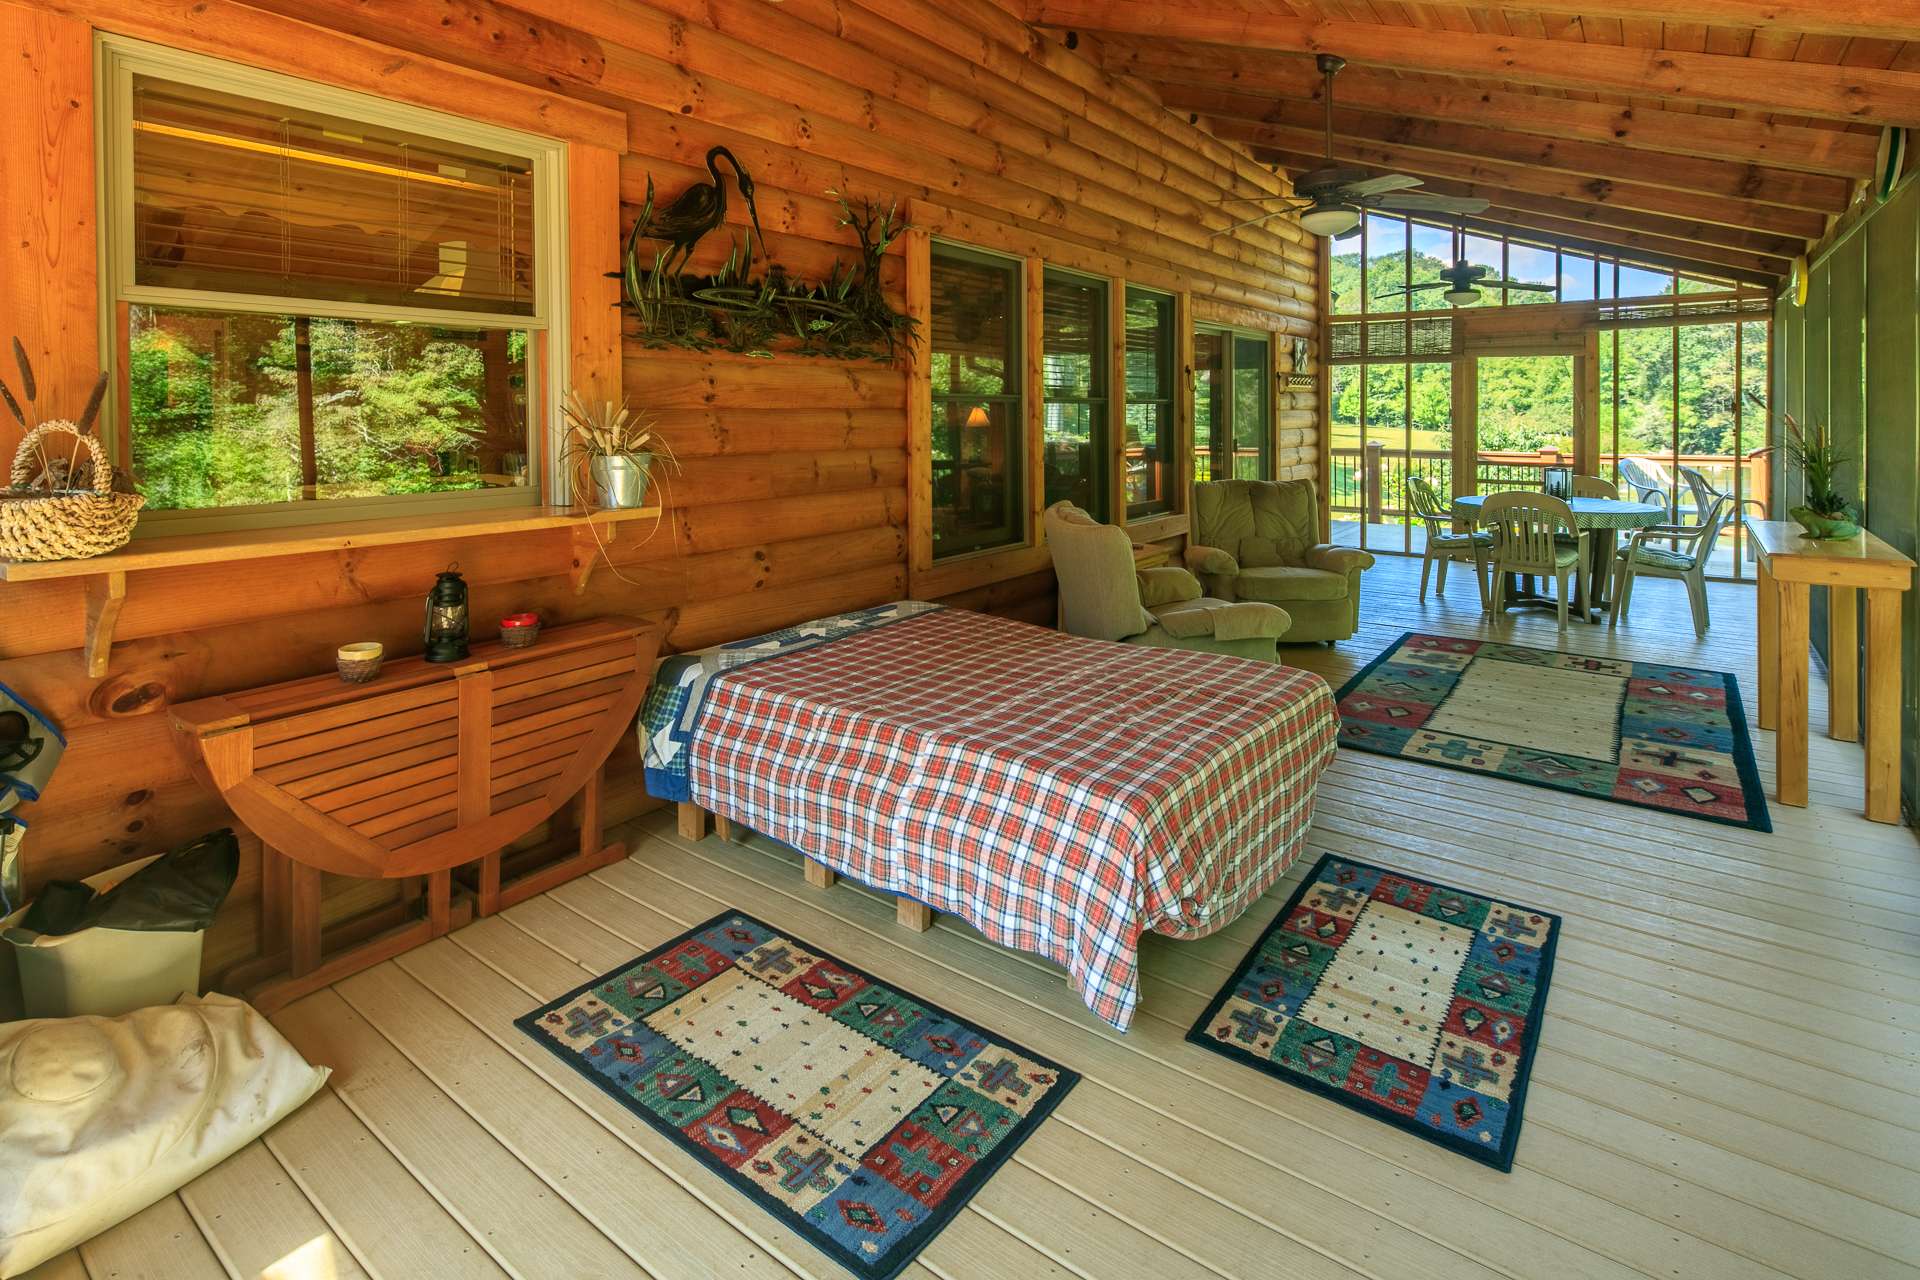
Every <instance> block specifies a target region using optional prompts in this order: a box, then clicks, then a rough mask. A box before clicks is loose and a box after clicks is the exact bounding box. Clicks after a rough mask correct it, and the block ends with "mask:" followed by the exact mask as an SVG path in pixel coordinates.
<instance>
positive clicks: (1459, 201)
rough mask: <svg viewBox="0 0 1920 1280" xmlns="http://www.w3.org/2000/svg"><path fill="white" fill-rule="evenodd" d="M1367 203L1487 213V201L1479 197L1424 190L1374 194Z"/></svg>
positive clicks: (1437, 210) (1385, 207)
mask: <svg viewBox="0 0 1920 1280" xmlns="http://www.w3.org/2000/svg"><path fill="white" fill-rule="evenodd" d="M1366 203H1367V204H1369V205H1371V206H1372V207H1374V208H1377V209H1409V210H1414V211H1416V212H1427V213H1485V212H1486V211H1487V202H1486V201H1485V200H1481V199H1478V198H1477V197H1471V196H1435V195H1427V194H1425V193H1424V192H1413V193H1410V194H1407V195H1398V194H1392V195H1384V196H1372V197H1369V198H1368V199H1367V201H1366Z"/></svg>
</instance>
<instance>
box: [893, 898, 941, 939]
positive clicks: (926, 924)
mask: <svg viewBox="0 0 1920 1280" xmlns="http://www.w3.org/2000/svg"><path fill="white" fill-rule="evenodd" d="M893 918H894V919H895V920H897V921H899V922H900V923H901V924H902V925H904V926H906V927H907V928H909V929H911V930H913V931H914V932H915V933H925V932H926V931H927V930H929V929H931V928H933V908H932V907H930V906H928V905H927V904H926V903H924V902H915V901H914V900H913V899H912V898H895V899H894V906H893Z"/></svg>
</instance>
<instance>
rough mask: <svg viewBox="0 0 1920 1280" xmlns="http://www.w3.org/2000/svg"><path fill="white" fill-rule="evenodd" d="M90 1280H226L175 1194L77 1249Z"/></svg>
mask: <svg viewBox="0 0 1920 1280" xmlns="http://www.w3.org/2000/svg"><path fill="white" fill-rule="evenodd" d="M80 1257H81V1259H82V1260H83V1261H84V1262H85V1263H86V1267H87V1274H88V1276H90V1277H91V1280H203V1277H204V1278H205V1280H226V1276H227V1271H226V1268H224V1267H222V1266H221V1265H220V1259H219V1258H218V1257H217V1256H215V1254H214V1252H213V1250H212V1249H211V1248H210V1247H209V1246H208V1245H207V1241H206V1237H204V1236H203V1235H201V1234H200V1228H199V1226H198V1225H197V1224H195V1222H194V1220H193V1216H192V1215H191V1214H189V1213H188V1212H187V1206H186V1205H184V1204H182V1203H181V1202H180V1197H179V1196H178V1195H170V1196H163V1197H161V1198H160V1199H158V1200H156V1201H154V1202H153V1203H152V1204H150V1205H148V1206H147V1207H146V1208H144V1209H142V1210H141V1211H140V1212H139V1213H136V1214H134V1215H133V1216H132V1217H131V1218H128V1219H127V1220H126V1221H125V1222H122V1223H121V1224H119V1225H118V1226H115V1227H109V1228H107V1230H105V1231H102V1232H101V1233H100V1234H99V1235H97V1236H95V1237H94V1238H93V1239H91V1240H89V1241H87V1242H86V1243H85V1244H83V1245H81V1246H80Z"/></svg>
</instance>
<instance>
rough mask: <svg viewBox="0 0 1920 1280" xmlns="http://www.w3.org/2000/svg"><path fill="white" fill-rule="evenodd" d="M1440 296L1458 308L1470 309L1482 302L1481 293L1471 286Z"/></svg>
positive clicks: (1450, 290)
mask: <svg viewBox="0 0 1920 1280" xmlns="http://www.w3.org/2000/svg"><path fill="white" fill-rule="evenodd" d="M1440 296H1441V297H1443V298H1445V299H1446V300H1447V301H1448V302H1450V303H1452V304H1453V305H1454V306H1456V307H1469V306H1472V305H1473V304H1474V303H1476V302H1478V301H1480V291H1479V290H1478V289H1475V288H1472V287H1471V286H1469V287H1468V288H1465V289H1458V288H1455V289H1449V290H1447V291H1446V292H1445V293H1443V294H1441V295H1440Z"/></svg>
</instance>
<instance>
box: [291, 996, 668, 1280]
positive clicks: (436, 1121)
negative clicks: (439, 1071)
mask: <svg viewBox="0 0 1920 1280" xmlns="http://www.w3.org/2000/svg"><path fill="white" fill-rule="evenodd" d="M274 1023H275V1025H277V1026H278V1027H279V1028H280V1029H281V1030H282V1031H283V1032H284V1033H286V1036H287V1039H288V1040H290V1041H292V1042H293V1045H294V1047H295V1048H297V1049H299V1050H300V1051H301V1053H303V1054H305V1055H306V1056H307V1057H308V1058H309V1059H310V1060H312V1061H316V1062H325V1063H328V1064H329V1065H331V1066H332V1067H333V1068H334V1078H333V1080H332V1082H331V1083H330V1084H329V1086H328V1087H329V1088H331V1089H332V1090H333V1091H334V1093H335V1094H336V1095H337V1096H338V1097H339V1098H340V1100H341V1101H342V1102H344V1103H346V1105H347V1106H348V1107H349V1108H350V1109H352V1110H353V1112H354V1114H356V1115H357V1116H358V1117H359V1118H360V1120H361V1122H362V1123H364V1124H365V1125H366V1126H367V1128H368V1129H369V1130H370V1131H371V1132H372V1133H373V1134H374V1135H375V1136H376V1137H378V1138H379V1139H380V1141H381V1142H382V1144H383V1145H385V1146H386V1148H387V1150H388V1151H390V1152H391V1153H392V1154H393V1155H394V1157H395V1158H397V1159H398V1160H399V1161H400V1162H401V1163H402V1164H403V1165H405V1166H406V1168H407V1170H408V1171H409V1172H410V1173H412V1174H413V1176H414V1178H415V1179H416V1180H418V1181H419V1183H420V1184H421V1185H422V1186H423V1187H425V1188H427V1190H428V1191H429V1192H430V1193H431V1194H432V1195H433V1198H434V1199H436V1200H438V1201H439V1202H440V1203H441V1204H442V1205H444V1206H446V1209H447V1211H448V1212H449V1213H451V1214H452V1215H453V1216H454V1217H455V1218H456V1219H457V1220H458V1221H459V1223H460V1225H461V1226H462V1227H464V1228H465V1229H466V1231H467V1233H468V1234H469V1235H470V1236H472V1237H473V1238H474V1239H475V1240H477V1241H479V1242H480V1243H481V1244H482V1246H483V1247H485V1248H486V1249H487V1251H488V1252H489V1253H491V1254H492V1255H493V1256H494V1258H495V1259H496V1260H497V1261H498V1262H499V1263H500V1264H501V1266H503V1267H504V1268H506V1269H507V1270H508V1271H509V1272H511V1273H513V1274H515V1275H519V1276H523V1277H531V1276H543V1275H552V1276H582V1277H586V1276H607V1277H643V1276H645V1275H646V1273H645V1272H644V1271H643V1270H641V1268H640V1267H639V1266H638V1265H637V1264H636V1263H634V1262H633V1260H632V1259H631V1258H629V1257H628V1256H627V1255H626V1254H625V1253H623V1252H622V1251H621V1250H620V1249H619V1248H618V1247H617V1246H615V1245H614V1244H613V1243H612V1242H611V1241H610V1240H608V1239H607V1237H606V1236H605V1235H603V1234H602V1233H601V1231H600V1230H599V1228H598V1227H597V1226H596V1225H595V1224H594V1223H593V1222H591V1221H590V1220H589V1219H587V1218H586V1217H584V1216H582V1215H581V1214H580V1213H578V1212H577V1211H575V1210H574V1208H573V1206H572V1205H571V1204H569V1203H568V1202H567V1201H566V1199H565V1198H564V1197H563V1196H561V1195H560V1194H559V1193H558V1192H557V1191H555V1190H554V1189H553V1188H552V1187H551V1186H549V1185H548V1184H547V1183H546V1182H544V1181H542V1180H541V1179H540V1178H539V1176H538V1175H536V1174H535V1173H534V1172H533V1171H532V1170H531V1169H529V1168H528V1167H527V1166H526V1165H525V1164H523V1163H522V1162H521V1160H520V1159H519V1157H518V1156H516V1155H515V1154H514V1153H513V1152H512V1150H511V1149H509V1148H508V1147H507V1146H506V1145H504V1144H503V1143H501V1142H499V1141H498V1140H497V1139H496V1138H495V1137H494V1135H492V1134H491V1133H489V1132H487V1130H486V1129H485V1127H484V1126H482V1125H481V1124H480V1123H479V1122H477V1121H476V1120H474V1119H473V1118H472V1117H471V1116H469V1115H468V1114H467V1113H466V1112H465V1111H464V1110H462V1109H461V1108H460V1107H459V1106H458V1105H456V1104H455V1103H454V1102H453V1101H452V1099H450V1098H448V1097H447V1095H446V1094H445V1093H444V1092H442V1091H441V1090H440V1089H439V1088H438V1087H436V1086H435V1085H434V1083H433V1082H432V1081H431V1080H429V1079H427V1078H426V1076H424V1075H423V1074H421V1073H420V1072H419V1070H418V1069H416V1068H415V1067H414V1066H413V1064H412V1063H410V1062H408V1061H407V1060H406V1058H405V1057H404V1056H403V1055H402V1054H401V1053H400V1052H399V1050H397V1049H395V1048H394V1047H393V1046H392V1045H391V1044H389V1043H388V1042H387V1041H386V1039H385V1038H384V1037H382V1036H381V1035H380V1033H379V1032H378V1031H376V1030H375V1029H374V1028H373V1026H372V1025H371V1024H370V1023H368V1022H367V1020H366V1019H365V1018H363V1017H362V1016H361V1015H360V1014H359V1013H358V1012H356V1011H355V1010H354V1009H353V1008H352V1007H351V1006H349V1005H348V1004H347V1002H346V1001H345V1000H344V999H342V998H341V996H340V995H339V994H338V993H337V992H335V991H334V990H332V989H331V988H329V989H328V990H326V991H323V992H320V993H318V994H316V995H312V996H308V997H307V998H306V999H304V1000H300V1001H298V1002H296V1003H294V1004H291V1005H289V1006H287V1008H285V1009H283V1010H281V1011H280V1012H279V1013H278V1014H276V1015H274ZM374 1263H375V1265H376V1266H377V1265H378V1260H377V1259H375V1260H374ZM662 1280H664V1278H662Z"/></svg>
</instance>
